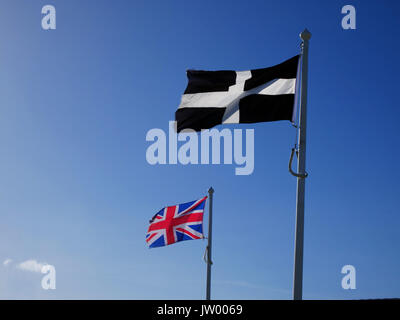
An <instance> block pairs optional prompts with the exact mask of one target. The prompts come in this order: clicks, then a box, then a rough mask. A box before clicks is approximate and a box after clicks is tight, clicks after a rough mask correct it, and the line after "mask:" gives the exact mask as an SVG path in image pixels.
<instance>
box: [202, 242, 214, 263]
mask: <svg viewBox="0 0 400 320" xmlns="http://www.w3.org/2000/svg"><path fill="white" fill-rule="evenodd" d="M203 260H204V262H205V263H207V264H208V246H207V247H206V250H205V251H204V255H203ZM210 264H213V262H212V261H211V260H210Z"/></svg>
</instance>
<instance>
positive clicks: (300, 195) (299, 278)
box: [293, 29, 311, 300]
mask: <svg viewBox="0 0 400 320" xmlns="http://www.w3.org/2000/svg"><path fill="white" fill-rule="evenodd" d="M310 38H311V33H310V32H309V31H308V30H307V29H304V31H303V32H302V33H300V39H301V40H302V44H301V93H300V94H301V96H300V122H299V141H298V148H299V154H298V160H297V171H298V173H299V176H298V177H297V201H296V239H295V254H294V279H293V299H294V300H302V298H303V246H304V196H305V182H306V181H305V177H306V130H307V72H308V41H309V40H310Z"/></svg>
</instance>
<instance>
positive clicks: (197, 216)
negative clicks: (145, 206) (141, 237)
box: [146, 197, 207, 248]
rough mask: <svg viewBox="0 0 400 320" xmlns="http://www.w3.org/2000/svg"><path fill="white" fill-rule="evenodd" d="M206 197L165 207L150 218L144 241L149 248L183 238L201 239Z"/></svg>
mask: <svg viewBox="0 0 400 320" xmlns="http://www.w3.org/2000/svg"><path fill="white" fill-rule="evenodd" d="M206 199H207V197H204V198H202V199H199V200H195V201H191V202H186V203H182V204H178V205H176V206H170V207H165V208H163V209H161V210H160V211H159V212H157V213H156V214H155V215H154V217H153V218H152V219H151V220H150V226H149V230H148V231H147V235H146V242H147V244H148V245H149V247H150V248H155V247H163V246H167V245H169V244H173V243H176V242H179V241H184V240H195V239H203V238H204V236H203V214H204V206H205V203H206Z"/></svg>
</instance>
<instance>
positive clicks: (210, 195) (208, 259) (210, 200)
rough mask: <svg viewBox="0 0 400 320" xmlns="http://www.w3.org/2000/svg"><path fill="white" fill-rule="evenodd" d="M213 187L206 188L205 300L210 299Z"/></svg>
mask: <svg viewBox="0 0 400 320" xmlns="http://www.w3.org/2000/svg"><path fill="white" fill-rule="evenodd" d="M213 193H214V189H213V188H212V187H210V189H208V195H209V197H208V198H209V199H208V203H209V207H208V208H209V209H208V245H207V289H206V300H210V299H211V265H212V260H211V243H212V242H211V241H212V201H213Z"/></svg>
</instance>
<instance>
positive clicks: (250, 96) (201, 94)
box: [175, 55, 300, 132]
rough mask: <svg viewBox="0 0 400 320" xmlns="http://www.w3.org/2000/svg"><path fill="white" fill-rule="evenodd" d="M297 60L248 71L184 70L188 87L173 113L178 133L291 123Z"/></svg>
mask: <svg viewBox="0 0 400 320" xmlns="http://www.w3.org/2000/svg"><path fill="white" fill-rule="evenodd" d="M299 57H300V56H299V55H297V56H295V57H293V58H291V59H289V60H287V61H285V62H282V63H281V64H278V65H276V66H273V67H269V68H263V69H254V70H250V71H198V70H188V71H187V77H188V85H187V88H186V90H185V92H184V94H183V96H182V100H181V104H180V105H179V108H178V110H177V111H176V112H175V120H176V121H177V130H178V132H179V131H181V130H183V129H187V128H190V129H193V130H196V131H200V130H201V129H208V128H212V127H214V126H216V125H218V124H226V123H254V122H266V121H278V120H292V117H293V112H294V100H295V99H294V98H295V91H296V90H295V89H296V78H297V69H298V62H299Z"/></svg>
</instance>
